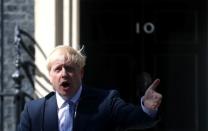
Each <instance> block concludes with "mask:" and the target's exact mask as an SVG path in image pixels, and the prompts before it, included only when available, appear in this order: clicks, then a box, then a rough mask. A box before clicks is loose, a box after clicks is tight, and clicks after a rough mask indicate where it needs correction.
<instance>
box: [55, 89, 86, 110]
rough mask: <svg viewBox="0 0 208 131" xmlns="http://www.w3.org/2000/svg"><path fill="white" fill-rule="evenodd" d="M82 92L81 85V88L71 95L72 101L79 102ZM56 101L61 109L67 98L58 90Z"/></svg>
mask: <svg viewBox="0 0 208 131" xmlns="http://www.w3.org/2000/svg"><path fill="white" fill-rule="evenodd" d="M81 92H82V86H80V88H79V89H78V91H77V92H76V93H75V95H74V96H73V97H71V99H70V101H72V102H73V103H77V102H78V100H79V98H80V95H81ZM56 101H57V105H58V108H59V109H60V108H61V107H62V106H63V105H64V103H65V101H66V100H65V99H64V98H63V97H62V96H61V95H60V94H59V93H58V92H57V91H56Z"/></svg>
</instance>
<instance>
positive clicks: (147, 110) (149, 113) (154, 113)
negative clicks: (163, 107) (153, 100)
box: [141, 96, 158, 118]
mask: <svg viewBox="0 0 208 131" xmlns="http://www.w3.org/2000/svg"><path fill="white" fill-rule="evenodd" d="M143 99H144V96H143V97H142V98H141V107H142V110H143V111H144V112H145V113H146V114H148V115H149V116H150V117H152V118H154V117H156V115H157V112H158V109H156V110H150V109H148V108H146V107H145V106H144V104H143Z"/></svg>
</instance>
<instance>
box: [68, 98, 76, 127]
mask: <svg viewBox="0 0 208 131" xmlns="http://www.w3.org/2000/svg"><path fill="white" fill-rule="evenodd" d="M68 104H69V114H70V116H71V118H70V120H71V123H70V125H71V126H70V130H69V131H73V123H74V115H75V104H74V103H73V102H72V101H68Z"/></svg>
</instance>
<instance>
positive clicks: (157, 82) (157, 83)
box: [149, 78, 160, 90]
mask: <svg viewBox="0 0 208 131" xmlns="http://www.w3.org/2000/svg"><path fill="white" fill-rule="evenodd" d="M159 84H160V79H158V78H157V79H155V80H154V82H153V83H152V84H151V85H150V86H149V89H152V90H155V89H156V87H157V86H158V85H159Z"/></svg>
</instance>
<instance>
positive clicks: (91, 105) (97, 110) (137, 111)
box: [18, 46, 162, 131]
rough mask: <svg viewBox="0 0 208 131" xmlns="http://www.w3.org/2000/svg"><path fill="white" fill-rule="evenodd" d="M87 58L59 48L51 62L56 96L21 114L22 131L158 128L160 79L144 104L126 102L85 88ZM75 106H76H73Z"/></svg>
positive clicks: (108, 92) (33, 104) (112, 93)
mask: <svg viewBox="0 0 208 131" xmlns="http://www.w3.org/2000/svg"><path fill="white" fill-rule="evenodd" d="M85 61H86V57H85V56H84V55H83V54H82V53H81V50H79V51H77V50H75V49H73V48H71V47H70V46H58V47H56V48H55V49H54V51H52V53H51V54H50V55H49V57H48V59H47V68H48V71H49V79H50V82H51V84H52V86H53V88H54V90H55V92H52V93H49V94H48V95H47V96H46V97H44V98H41V99H38V100H34V101H30V102H28V103H27V104H26V105H25V108H24V110H23V112H22V114H21V119H20V124H19V126H18V130H19V131H72V130H73V131H113V130H115V129H116V128H117V127H119V128H124V129H126V128H140V129H143V128H148V127H152V126H153V125H155V122H156V120H157V109H158V107H159V106H160V103H161V99H162V95H161V94H159V93H157V92H156V91H155V90H154V89H155V88H156V87H157V86H158V84H159V82H160V80H159V79H156V80H155V81H154V82H153V83H152V84H151V85H150V87H149V88H148V89H147V91H146V92H145V95H144V96H143V97H142V100H141V103H140V104H141V107H140V104H138V105H136V106H135V105H132V104H128V103H126V102H124V101H123V100H122V99H121V98H120V97H119V93H118V92H117V91H115V90H101V89H93V88H87V87H85V86H84V85H83V84H82V78H83V75H84V66H85ZM71 103H72V104H71Z"/></svg>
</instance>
